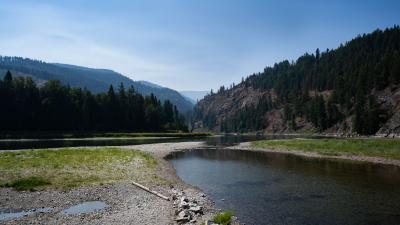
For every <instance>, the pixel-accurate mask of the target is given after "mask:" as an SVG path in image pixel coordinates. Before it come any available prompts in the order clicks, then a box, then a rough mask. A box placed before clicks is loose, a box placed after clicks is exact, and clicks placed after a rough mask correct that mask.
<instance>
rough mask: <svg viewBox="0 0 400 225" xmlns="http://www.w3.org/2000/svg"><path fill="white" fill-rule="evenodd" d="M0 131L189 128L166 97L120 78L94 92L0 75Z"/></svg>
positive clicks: (9, 75) (159, 129)
mask: <svg viewBox="0 0 400 225" xmlns="http://www.w3.org/2000/svg"><path fill="white" fill-rule="evenodd" d="M0 104H1V110H0V131H166V130H168V131H169V130H183V131H187V126H186V124H185V118H184V117H183V116H182V115H181V114H180V113H179V112H178V110H177V108H176V106H174V105H173V104H172V103H171V102H170V101H168V100H167V101H164V102H163V103H161V102H160V100H158V99H157V98H156V97H155V96H154V95H153V94H151V95H150V96H145V97H144V96H142V95H141V94H139V93H137V92H136V91H135V89H134V88H133V87H132V86H131V87H129V88H128V89H127V90H126V89H125V87H124V85H123V84H122V83H121V84H120V85H119V87H118V88H117V90H114V87H113V86H112V85H110V87H109V90H108V92H107V93H99V94H93V93H92V92H90V91H89V90H87V89H86V88H83V89H82V88H71V87H69V86H68V85H67V86H66V85H62V84H61V83H60V82H59V81H56V80H51V81H48V82H46V83H45V84H44V85H42V86H41V87H38V85H37V84H36V83H35V81H34V80H33V79H32V78H31V77H16V78H13V76H12V74H11V72H10V71H7V73H6V75H5V76H4V78H3V80H0Z"/></svg>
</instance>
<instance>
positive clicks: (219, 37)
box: [0, 0, 400, 90]
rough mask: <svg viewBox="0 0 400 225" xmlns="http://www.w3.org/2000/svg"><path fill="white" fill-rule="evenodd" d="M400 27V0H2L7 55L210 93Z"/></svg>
mask: <svg viewBox="0 0 400 225" xmlns="http://www.w3.org/2000/svg"><path fill="white" fill-rule="evenodd" d="M394 24H400V1H399V0H393V1H389V0H387V1H385V0H379V1H378V0H376V1H368V0H359V1H350V0H343V1H326V0H325V1H322V0H321V1H299V0H293V1H282V0H280V1H278V0H276V1H268V0H260V1H256V0H197V1H194V0H181V1H172V0H158V1H152V0H142V1H132V0H126V1H117V0H112V1H111V0H109V1H102V0H93V1H89V0H80V1H78V0H65V1H56V0H47V1H42V0H32V1H16V0H0V55H8V56H22V57H29V58H34V59H41V60H44V61H47V62H60V63H69V64H76V65H81V66H88V67H95V68H108V69H113V70H115V71H118V72H121V73H122V74H124V75H126V76H129V77H131V78H132V79H134V80H147V81H150V82H154V83H157V84H160V85H163V86H167V87H170V88H174V89H177V90H210V89H211V88H213V89H216V88H218V87H219V86H220V85H229V84H230V83H232V82H235V83H237V82H238V81H240V80H241V77H243V76H247V75H250V74H251V73H254V72H259V71H262V70H263V68H264V67H265V66H267V65H273V64H274V63H275V62H278V61H281V60H283V59H289V60H292V59H296V58H297V57H298V56H300V55H302V54H304V53H305V52H314V51H315V49H316V48H318V47H319V48H320V49H326V48H335V47H337V46H338V45H339V44H340V43H342V42H345V41H347V40H350V39H351V38H353V37H354V36H356V35H357V34H362V33H368V32H371V31H373V30H374V29H376V28H381V29H383V28H386V27H389V26H393V25H394Z"/></svg>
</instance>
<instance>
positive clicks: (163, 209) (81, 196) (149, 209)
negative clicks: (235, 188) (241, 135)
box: [0, 142, 216, 225]
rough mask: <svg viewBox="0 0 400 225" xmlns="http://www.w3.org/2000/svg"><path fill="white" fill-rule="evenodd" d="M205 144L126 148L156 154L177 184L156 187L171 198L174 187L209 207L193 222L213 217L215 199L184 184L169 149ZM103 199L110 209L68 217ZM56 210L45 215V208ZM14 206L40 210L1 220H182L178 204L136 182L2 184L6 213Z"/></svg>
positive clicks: (163, 172) (162, 172) (0, 207)
mask: <svg viewBox="0 0 400 225" xmlns="http://www.w3.org/2000/svg"><path fill="white" fill-rule="evenodd" d="M202 146H203V143H201V142H182V143H160V144H147V145H135V146H124V148H132V149H138V150H141V151H145V152H149V153H151V154H152V155H153V156H154V157H155V158H156V159H157V161H158V168H157V169H158V172H159V173H158V174H159V176H160V177H162V178H165V179H166V180H169V181H172V182H171V183H172V185H171V184H168V185H166V184H164V185H155V186H153V187H151V189H152V190H155V191H157V192H159V193H161V194H163V195H165V196H171V195H172V192H173V190H179V191H183V192H184V193H185V195H186V196H187V197H188V198H189V199H192V200H196V201H197V202H198V205H200V206H202V207H203V212H204V215H203V216H199V217H198V218H197V220H196V221H195V222H193V223H189V224H201V223H202V222H203V221H204V220H205V219H210V218H211V217H212V216H213V215H214V214H215V213H216V210H215V209H214V207H213V204H212V201H211V200H210V199H208V198H207V197H206V196H205V195H204V193H202V192H201V190H199V189H198V188H196V187H192V186H190V185H188V184H185V183H184V182H182V181H181V180H180V179H179V178H178V177H177V176H176V172H175V170H174V168H173V167H172V165H171V164H170V163H169V162H168V161H166V160H165V159H164V157H165V156H167V155H168V154H169V153H171V152H174V151H182V150H185V149H193V148H198V147H202ZM87 201H102V202H104V203H106V204H107V205H108V206H109V207H107V208H105V209H103V210H100V211H96V212H92V213H87V214H80V215H65V214H63V210H65V209H67V208H69V207H71V206H74V205H76V204H78V203H81V202H87ZM43 207H45V208H47V209H50V212H45V213H40V212H39V211H40V209H41V208H43ZM9 209H13V210H34V211H31V212H32V213H31V214H30V215H28V216H23V217H21V218H17V219H12V220H7V221H1V220H0V224H9V225H11V224H115V225H117V224H118V225H119V224H137V225H139V224H140V225H143V224H149V225H150V224H152V225H155V224H176V222H175V218H176V215H175V214H176V212H175V209H176V205H174V203H173V201H166V200H164V199H161V198H159V197H157V196H155V195H153V194H150V193H148V192H146V191H144V190H142V189H140V188H138V187H136V186H134V185H132V184H130V183H127V182H125V183H115V184H106V185H90V186H83V187H79V188H74V189H71V190H67V191H62V190H52V189H50V190H48V189H46V190H43V191H37V192H29V191H24V192H18V191H15V190H13V189H11V188H0V212H1V211H6V210H9Z"/></svg>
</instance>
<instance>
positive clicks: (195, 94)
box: [179, 91, 208, 104]
mask: <svg viewBox="0 0 400 225" xmlns="http://www.w3.org/2000/svg"><path fill="white" fill-rule="evenodd" d="M179 93H180V94H181V95H182V96H183V97H186V98H187V99H189V100H190V101H191V102H192V103H193V104H196V103H197V101H200V100H201V99H203V98H204V96H206V95H207V94H208V91H180V92H179Z"/></svg>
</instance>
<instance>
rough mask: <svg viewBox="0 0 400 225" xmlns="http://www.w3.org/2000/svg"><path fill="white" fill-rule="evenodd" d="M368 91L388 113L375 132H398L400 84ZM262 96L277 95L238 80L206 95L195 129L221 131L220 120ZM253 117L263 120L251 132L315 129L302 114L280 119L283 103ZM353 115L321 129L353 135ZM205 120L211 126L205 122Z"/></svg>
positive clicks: (398, 134)
mask: <svg viewBox="0 0 400 225" xmlns="http://www.w3.org/2000/svg"><path fill="white" fill-rule="evenodd" d="M319 94H321V95H322V96H324V99H325V100H327V99H329V96H330V94H329V91H322V92H320V93H319ZM314 95H315V92H310V93H309V96H310V97H313V96H314ZM371 95H372V96H374V98H375V99H376V101H377V103H378V104H379V107H380V109H381V110H383V111H385V112H387V114H388V116H389V117H388V120H387V122H386V123H384V124H383V125H382V126H381V127H380V129H379V130H378V132H377V133H376V135H378V136H383V137H393V136H400V87H388V88H386V89H384V90H382V91H373V92H372V93H371ZM266 98H271V99H272V100H273V101H275V100H276V98H277V97H276V94H275V92H274V91H273V90H268V91H261V90H259V89H254V88H252V87H246V86H245V85H243V84H239V85H237V86H235V87H234V88H232V89H230V90H227V91H225V92H223V93H219V94H214V95H210V96H206V97H205V98H204V99H203V100H201V101H200V102H198V104H197V105H196V111H197V117H195V121H194V122H195V123H194V124H195V129H197V130H203V131H204V130H211V131H214V132H221V126H222V123H223V121H225V120H226V119H227V118H229V117H231V116H233V115H235V114H237V113H238V112H240V111H242V110H244V109H245V108H246V107H252V106H256V105H257V104H259V102H260V101H261V100H262V99H266ZM257 119H258V120H260V121H261V122H262V123H263V125H262V126H263V128H262V129H260V130H253V131H254V132H259V133H265V134H274V133H296V132H297V133H303V132H318V130H317V129H316V127H314V126H313V124H312V123H311V122H309V121H307V119H306V118H305V117H296V118H295V124H296V126H295V127H292V126H291V125H290V122H288V121H285V119H284V105H281V106H277V107H276V108H275V109H271V110H268V111H267V112H266V113H265V114H264V115H263V118H257ZM353 119H354V116H348V117H346V118H344V119H343V120H342V121H341V122H339V123H336V124H334V125H333V126H331V127H329V128H328V129H326V130H325V131H323V132H321V133H324V134H333V135H354V134H355V132H354V131H353V129H352V124H353ZM206 122H208V124H211V126H207V125H206V124H205V123H206Z"/></svg>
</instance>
